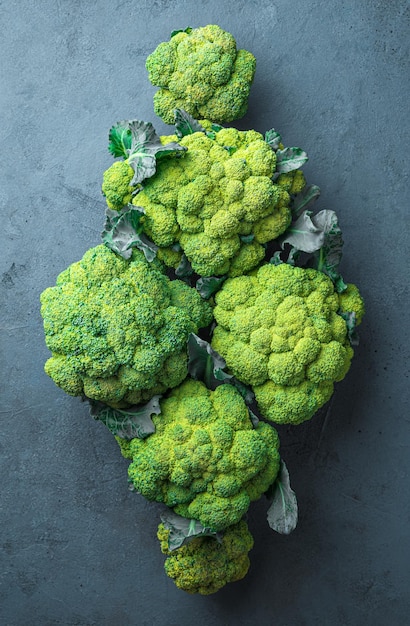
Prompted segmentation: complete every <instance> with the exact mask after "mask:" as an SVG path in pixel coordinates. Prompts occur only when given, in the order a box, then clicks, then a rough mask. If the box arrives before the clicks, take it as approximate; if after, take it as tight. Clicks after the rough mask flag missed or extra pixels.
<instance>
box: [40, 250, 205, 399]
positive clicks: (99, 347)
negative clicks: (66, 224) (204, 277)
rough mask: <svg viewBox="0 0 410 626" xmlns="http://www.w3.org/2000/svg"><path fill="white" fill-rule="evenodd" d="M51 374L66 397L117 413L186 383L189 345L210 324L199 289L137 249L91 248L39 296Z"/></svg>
mask: <svg viewBox="0 0 410 626" xmlns="http://www.w3.org/2000/svg"><path fill="white" fill-rule="evenodd" d="M41 303H42V308H41V313H42V316H43V318H44V330H45V335H46V344H47V346H48V348H49V349H50V350H51V351H52V353H53V354H52V357H51V358H50V359H49V360H48V361H47V363H46V365H45V370H46V372H47V374H48V375H49V376H51V378H52V379H53V380H54V381H55V383H56V384H57V385H59V386H60V387H61V388H62V389H64V391H66V392H67V393H69V394H71V395H81V394H84V395H86V396H87V397H89V398H93V399H95V400H100V401H102V402H105V403H107V404H109V405H111V406H114V407H121V406H128V405H130V404H138V403H140V402H143V401H147V400H149V399H150V398H151V397H152V396H153V395H156V394H157V393H163V392H164V391H165V390H166V389H168V388H169V387H175V386H177V385H179V384H180V383H181V382H182V380H184V378H185V377H186V375H187V348H186V342H187V339H188V336H189V334H190V333H191V332H197V330H198V329H199V328H202V327H204V326H207V325H208V324H209V323H210V322H211V320H212V311H211V308H210V305H209V304H208V303H206V302H205V301H204V300H202V298H201V297H200V295H199V294H198V292H197V291H196V290H195V289H192V288H191V287H189V286H188V285H186V284H185V283H182V282H180V281H178V280H176V281H170V280H169V279H168V278H167V277H166V276H165V275H164V273H163V267H162V265H161V264H160V263H159V262H158V261H157V260H154V261H153V262H152V263H148V262H147V261H146V259H145V257H144V255H143V253H142V252H140V251H139V250H136V249H134V250H133V253H132V257H131V259H130V260H129V261H126V260H124V259H123V258H121V257H119V256H117V255H116V254H115V253H114V252H112V251H111V250H110V249H109V248H107V247H106V246H104V245H100V246H97V247H96V248H92V249H91V250H89V251H88V252H86V254H85V255H84V257H83V259H82V260H81V261H79V262H78V263H73V264H72V265H71V266H70V267H69V268H68V269H66V270H65V271H64V272H62V273H61V274H60V276H59V277H58V278H57V285H56V286H55V287H50V288H48V289H46V290H45V291H44V292H43V294H42V295H41Z"/></svg>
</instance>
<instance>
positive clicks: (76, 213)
mask: <svg viewBox="0 0 410 626" xmlns="http://www.w3.org/2000/svg"><path fill="white" fill-rule="evenodd" d="M0 23H1V37H0V55H1V57H0V58H1V67H0V81H1V82H0V85H1V91H0V108H1V117H0V120H1V123H0V141H1V144H0V145H1V184H0V203H1V209H2V210H1V216H2V238H1V239H2V243H1V252H2V254H1V275H2V277H1V311H2V313H1V327H2V331H3V332H2V335H1V350H2V361H1V371H2V377H1V397H2V407H1V418H2V419H1V429H2V434H1V440H0V441H1V468H0V472H1V474H0V476H1V496H0V497H1V519H0V529H1V530H0V532H1V544H2V553H1V567H0V585H1V587H0V623H1V625H3V624H6V625H10V626H20V625H24V626H31V625H40V626H52V625H53V626H54V625H57V624H58V625H60V624H61V625H74V624H76V625H81V626H85V625H98V626H105V625H107V626H128V625H131V626H134V625H137V626H154V625H155V626H162V625H164V626H184V625H188V624H192V623H196V624H198V625H199V624H200V625H202V624H204V625H208V624H210V625H217V626H219V625H220V626H222V625H223V626H225V625H227V626H230V625H231V624H232V625H235V626H236V625H237V626H251V625H253V624H262V625H266V626H270V625H273V624H275V626H311V625H319V626H322V625H325V626H326V625H330V626H332V625H335V626H338V625H354V626H356V625H357V626H361V625H372V626H385V625H386V624H388V625H389V626H396V625H397V626H403V625H405V624H409V623H410V617H409V615H410V602H409V561H410V549H409V523H410V503H409V445H408V443H409V410H408V359H409V315H408V307H409V298H408V296H409V288H408V284H409V280H408V272H409V262H408V253H407V246H408V242H409V229H408V217H407V215H408V211H409V206H408V198H409V194H408V189H407V184H406V183H407V175H408V156H407V155H408V146H409V139H410V137H409V124H408V100H409V80H408V76H409V65H408V57H409V34H410V29H409V4H408V3H407V2H406V1H404V0H389V2H387V1H383V2H380V1H377V0H373V1H372V0H346V1H342V0H341V1H337V0H331V1H325V0H312V1H310V2H306V1H305V0H294V1H289V0H277V1H276V2H274V3H272V2H270V1H268V0H256V1H254V2H249V1H245V0H236V1H235V2H228V1H227V0H209V1H206V0H203V1H198V2H193V1H189V2H178V1H176V0H154V1H153V2H152V1H151V0H142V1H138V0H133V1H130V0H123V1H121V0H119V1H118V2H115V1H105V0H102V1H100V2H98V1H95V0H94V1H93V0H87V1H85V0H84V1H79V0H66V1H65V0H53V1H51V0H38V1H37V2H31V1H30V2H29V1H28V0H15V1H13V0H8V1H7V0H5V1H3V2H0ZM209 23H211V24H212V23H218V24H219V25H220V26H222V27H223V28H225V29H226V30H229V31H230V32H232V33H233V34H234V35H235V36H236V38H237V42H238V46H239V47H243V48H246V49H248V50H250V51H252V52H253V53H254V54H255V56H256V58H257V63H258V67H257V74H256V79H255V83H254V86H253V88H252V93H251V98H250V105H249V113H248V114H247V116H246V117H245V118H244V119H243V120H241V121H240V122H239V123H238V127H239V128H241V129H246V128H255V129H256V130H259V131H262V132H263V131H265V130H267V129H269V128H271V127H275V128H277V129H278V130H280V131H281V133H282V136H283V137H284V140H285V143H286V145H296V146H300V147H302V148H304V149H305V150H306V151H307V152H308V153H309V155H310V161H309V163H308V164H307V165H306V167H305V168H304V171H305V173H306V175H307V177H308V180H309V182H311V183H315V184H318V185H319V186H320V187H321V189H322V196H321V199H320V201H319V204H318V208H332V209H334V210H336V211H337V213H338V215H339V219H340V223H341V226H342V229H343V233H344V239H345V242H346V244H345V255H344V259H343V266H342V271H343V275H344V277H345V279H346V280H348V281H351V282H355V283H357V284H358V285H359V286H360V288H361V290H362V293H363V295H364V297H365V299H366V304H367V315H366V317H365V320H364V322H363V326H362V330H361V344H360V346H359V348H358V349H357V352H356V357H355V360H354V361H353V365H352V368H351V371H350V373H349V375H348V377H347V378H346V380H345V381H343V382H342V383H340V384H339V385H338V386H337V389H336V393H335V395H334V399H333V403H332V404H331V407H330V408H329V411H328V415H327V419H325V416H324V414H323V412H322V413H321V414H320V415H318V416H317V417H316V418H315V419H314V420H312V421H311V422H310V423H308V424H307V425H303V426H301V427H299V428H295V429H293V430H292V429H286V428H284V429H283V428H282V429H281V436H282V442H283V443H282V451H283V456H284V458H285V460H286V462H287V464H288V467H289V469H290V472H291V477H292V482H293V487H294V489H295V490H296V492H297V494H298V499H299V506H300V521H299V526H298V528H297V530H296V531H295V532H294V534H293V535H291V536H289V537H281V536H278V535H276V534H275V533H273V532H272V531H270V529H269V528H268V526H267V523H266V521H265V515H266V503H265V502H263V501H260V502H258V503H257V504H255V505H253V506H252V509H251V511H250V516H249V523H250V528H251V530H252V532H253V534H254V536H255V547H254V549H253V551H252V552H251V562H252V565H251V569H250V572H249V574H248V576H247V577H246V578H245V579H244V580H243V581H241V582H238V583H235V584H232V585H229V586H227V587H226V588H225V589H223V590H222V591H220V592H219V593H218V594H216V595H213V596H209V597H200V596H190V595H188V594H186V593H184V592H182V591H179V590H178V589H176V588H175V586H174V584H173V582H172V581H171V580H169V579H167V577H166V576H165V574H164V573H163V569H162V567H163V556H162V555H161V553H160V550H159V545H158V543H157V540H156V537H155V533H156V527H157V523H158V517H157V515H158V507H157V506H156V505H155V504H149V503H146V502H145V501H144V500H143V499H142V498H141V497H139V496H136V495H134V494H132V493H130V492H129V491H128V490H127V473H126V467H127V463H126V461H125V460H123V459H122V458H121V457H120V455H119V452H118V449H117V445H116V443H115V441H114V439H113V438H112V436H111V435H110V434H109V432H108V431H106V430H105V428H104V427H103V426H102V425H101V424H99V423H97V422H94V421H93V420H92V419H91V418H90V417H89V416H88V415H87V410H86V407H85V406H84V405H83V404H81V402H80V400H79V399H76V398H71V397H69V396H66V395H65V394H64V393H63V392H62V391H61V390H59V389H58V388H57V387H56V386H55V385H54V384H53V382H52V381H51V380H50V379H48V377H47V376H46V375H45V374H44V373H43V364H44V362H45V360H46V359H47V358H48V355H49V353H48V351H47V349H46V347H45V345H44V339H43V332H42V324H41V318H40V315H39V294H40V292H41V291H42V290H43V289H45V288H46V287H47V286H50V285H53V284H54V281H55V278H56V276H57V274H58V273H59V272H60V271H61V270H62V269H64V268H65V267H67V265H69V264H70V263H72V262H74V261H76V260H78V259H79V258H80V257H81V256H82V255H83V253H84V252H85V251H86V250H87V249H88V248H89V247H92V246H94V245H96V244H97V243H99V233H100V230H101V227H102V223H103V213H104V201H103V198H102V196H101V194H100V185H101V177H102V172H103V170H104V169H106V168H107V167H108V166H109V165H110V164H111V162H112V159H111V157H110V155H109V154H108V152H107V149H106V145H107V132H108V129H109V128H110V126H111V125H112V124H113V123H114V122H116V121H117V120H120V119H129V118H135V117H137V118H140V119H144V120H146V121H152V122H154V124H155V126H156V127H157V129H158V130H159V131H160V132H165V130H166V127H165V126H164V125H163V124H162V123H161V122H160V121H159V120H158V119H157V118H155V116H154V113H153V110H152V95H153V93H154V88H153V87H151V85H149V83H148V79H147V75H146V72H145V68H144V62H145V58H146V56H147V55H148V54H149V53H150V52H151V51H152V50H153V49H154V48H155V47H156V45H157V44H158V43H159V42H161V41H164V40H166V39H168V37H169V34H170V31H171V30H173V29H177V28H185V27H186V26H188V25H190V26H204V25H206V24H209Z"/></svg>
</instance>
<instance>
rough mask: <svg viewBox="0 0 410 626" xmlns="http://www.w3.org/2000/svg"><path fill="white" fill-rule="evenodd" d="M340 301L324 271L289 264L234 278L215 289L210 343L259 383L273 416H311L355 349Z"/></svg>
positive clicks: (283, 419)
mask: <svg viewBox="0 0 410 626" xmlns="http://www.w3.org/2000/svg"><path fill="white" fill-rule="evenodd" d="M354 293H355V298H357V300H359V299H360V295H359V294H358V291H357V289H356V291H355V292H354ZM341 300H343V296H341V295H339V294H338V293H336V292H335V289H334V285H333V283H332V281H331V280H330V278H329V277H328V276H326V275H325V274H324V273H322V272H319V271H317V270H314V269H302V268H300V267H292V266H291V265H287V264H286V263H284V264H281V265H278V266H275V265H270V264H266V265H264V266H262V267H261V268H260V269H259V270H258V271H255V272H253V273H252V275H251V276H241V277H238V278H233V279H228V280H227V281H225V283H224V285H223V287H222V289H221V290H220V291H219V292H218V293H217V294H216V297H215V301H216V306H215V309H214V315H215V320H216V322H217V326H216V328H215V330H214V335H213V340H212V346H213V348H214V349H215V350H217V351H218V352H219V353H220V354H221V355H222V356H223V358H224V359H225V360H226V363H227V365H228V367H229V368H230V369H231V370H232V372H233V374H234V375H235V376H236V377H237V378H238V379H239V380H240V381H242V382H244V383H247V384H250V385H252V386H253V390H254V392H255V396H256V400H257V402H258V405H259V409H260V411H261V413H262V415H264V416H265V417H266V418H267V419H270V420H272V421H274V422H278V423H293V424H298V423H300V422H302V421H304V420H306V419H310V417H312V415H313V414H314V413H315V412H316V411H317V409H318V408H319V407H321V406H322V405H323V404H324V403H325V402H327V400H329V398H330V396H331V395H332V393H333V383H334V382H336V381H340V380H342V379H343V378H344V376H345V375H346V373H347V371H348V369H349V367H350V361H351V358H352V356H353V350H352V348H351V346H350V343H349V340H348V334H347V326H346V322H345V320H344V319H343V317H341V315H338V313H337V312H338V310H339V309H340V303H341ZM360 300H361V299H360Z"/></svg>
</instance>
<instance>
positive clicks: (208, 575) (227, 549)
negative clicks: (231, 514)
mask: <svg viewBox="0 0 410 626" xmlns="http://www.w3.org/2000/svg"><path fill="white" fill-rule="evenodd" d="M168 535H169V530H167V529H166V528H165V527H164V525H163V524H160V525H159V527H158V539H159V541H160V543H161V551H162V552H163V554H166V555H167V559H166V561H165V566H164V567H165V572H166V573H167V575H168V576H169V577H170V578H172V579H173V580H174V583H175V584H176V586H177V587H178V588H179V589H183V590H184V591H187V592H188V593H200V594H202V595H209V594H211V593H215V592H216V591H218V590H219V589H221V588H222V587H224V586H225V585H226V584H227V583H232V582H235V581H237V580H241V579H242V578H244V577H245V576H246V574H247V572H248V569H249V565H250V562H249V557H248V552H249V551H250V550H251V549H252V548H253V537H252V535H251V533H250V532H249V530H248V526H247V524H246V522H244V521H243V520H241V521H240V522H239V523H238V524H235V525H234V526H230V527H229V528H227V529H226V530H225V532H224V534H223V536H222V539H221V540H220V541H218V540H217V539H215V538H214V537H209V536H204V537H196V538H194V539H191V541H189V543H187V544H186V545H183V546H181V547H180V548H177V549H176V550H173V551H172V552H171V551H170V550H169V549H168Z"/></svg>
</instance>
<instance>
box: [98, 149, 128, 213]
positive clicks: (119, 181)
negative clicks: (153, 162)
mask: <svg viewBox="0 0 410 626" xmlns="http://www.w3.org/2000/svg"><path fill="white" fill-rule="evenodd" d="M133 177H134V170H133V169H132V167H130V165H128V163H127V162H126V161H115V163H113V164H112V165H111V167H109V168H108V170H105V172H104V175H103V184H102V192H103V194H104V196H105V198H106V201H107V205H108V206H109V208H110V209H112V210H113V211H119V210H120V209H121V208H122V207H123V206H125V205H126V204H128V203H129V202H131V199H132V194H133V193H134V192H135V187H132V186H131V185H130V183H131V180H132V179H133Z"/></svg>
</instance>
